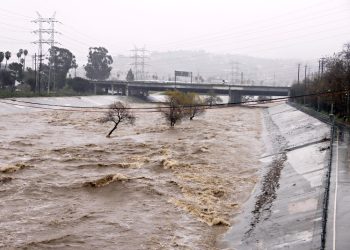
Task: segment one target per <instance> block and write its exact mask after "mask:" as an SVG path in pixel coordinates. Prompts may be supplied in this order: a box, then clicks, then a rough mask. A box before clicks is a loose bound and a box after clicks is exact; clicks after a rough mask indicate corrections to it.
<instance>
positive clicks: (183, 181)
mask: <svg viewBox="0 0 350 250" xmlns="http://www.w3.org/2000/svg"><path fill="white" fill-rule="evenodd" d="M134 105H137V106H140V104H134ZM142 105H149V104H142ZM136 115H137V121H136V126H124V125H121V126H120V127H119V128H118V130H117V131H116V133H115V134H114V135H113V136H112V138H110V139H108V138H106V137H105V135H106V134H107V133H108V131H109V129H110V126H111V124H107V125H106V124H105V125H101V124H99V123H98V122H97V120H98V119H99V117H101V114H99V113H91V112H74V113H70V112H64V111H35V112H34V111H26V110H23V111H22V112H15V113H7V114H2V115H1V120H0V131H1V132H0V140H1V145H0V231H1V234H0V247H1V248H12V247H14V248H27V249H40V248H50V247H58V248H65V249H95V248H96V249H102V248H106V249H216V242H217V240H218V239H219V238H220V236H221V234H223V233H224V232H225V231H226V230H227V229H228V226H229V225H233V224H234V216H235V214H237V213H240V209H241V205H242V204H243V202H244V201H246V200H247V199H248V197H249V195H250V194H251V192H252V190H253V188H254V186H255V184H256V182H257V181H258V176H259V175H258V170H259V168H260V166H261V163H260V162H259V158H260V155H261V154H262V152H263V144H262V142H261V130H262V109H259V108H245V107H234V108H225V109H211V110H208V111H207V112H206V113H205V114H204V115H203V116H201V117H198V118H195V119H194V120H193V121H191V122H190V121H184V122H182V123H181V124H179V125H177V126H176V127H175V128H174V129H170V128H169V127H168V126H167V125H166V124H165V122H164V121H163V119H162V117H161V116H160V114H158V113H136ZM233 226H234V225H233Z"/></svg>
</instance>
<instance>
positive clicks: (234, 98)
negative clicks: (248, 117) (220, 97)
mask: <svg viewBox="0 0 350 250" xmlns="http://www.w3.org/2000/svg"><path fill="white" fill-rule="evenodd" d="M241 101H242V94H241V93H240V92H239V91H230V93H229V100H228V102H229V103H240V102H241Z"/></svg>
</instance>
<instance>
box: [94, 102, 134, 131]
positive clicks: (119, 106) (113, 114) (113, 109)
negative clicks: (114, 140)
mask: <svg viewBox="0 0 350 250" xmlns="http://www.w3.org/2000/svg"><path fill="white" fill-rule="evenodd" d="M135 120H136V117H135V115H134V114H133V113H132V112H131V110H130V109H129V107H128V106H127V105H126V104H123V103H121V102H114V103H112V104H111V105H109V110H108V111H107V112H106V114H105V116H104V117H103V118H102V119H101V120H100V122H101V123H106V122H113V123H114V127H113V128H112V130H111V131H109V133H108V135H107V137H111V134H112V133H113V132H114V130H116V129H117V127H118V125H119V124H120V123H126V124H131V125H134V123H135Z"/></svg>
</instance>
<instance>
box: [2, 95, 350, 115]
mask: <svg viewBox="0 0 350 250" xmlns="http://www.w3.org/2000/svg"><path fill="white" fill-rule="evenodd" d="M344 93H348V90H340V91H325V92H317V93H311V94H304V95H294V96H287V97H277V98H270V99H264V100H259V101H258V104H257V105H259V102H274V101H283V100H289V99H297V98H304V97H317V96H327V95H337V94H344ZM8 101H11V102H12V103H9V102H8ZM0 102H2V103H6V104H10V105H18V106H23V105H37V106H24V107H30V108H45V109H52V110H63V111H72V112H74V111H79V112H82V111H83V112H105V111H106V110H109V108H108V107H98V106H97V107H96V106H95V107H83V106H70V105H57V104H48V103H38V102H29V101H23V100H16V99H5V101H0ZM17 103H22V104H21V105H20V104H17ZM250 103H254V104H255V103H257V101H256V100H248V101H240V102H230V103H222V104H213V105H208V104H202V105H192V106H187V105H184V106H182V107H184V108H191V107H195V106H197V107H207V108H229V107H231V106H235V105H241V104H250ZM161 104H167V103H166V102H161ZM38 106H39V107H38ZM40 106H41V107H40ZM46 106H47V107H46ZM48 107H57V109H55V108H48ZM161 108H170V106H159V107H127V108H125V109H127V110H139V111H152V110H153V111H154V112H161V111H160V110H159V109H161ZM153 111H152V112H153Z"/></svg>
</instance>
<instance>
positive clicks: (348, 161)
mask: <svg viewBox="0 0 350 250" xmlns="http://www.w3.org/2000/svg"><path fill="white" fill-rule="evenodd" d="M333 150H334V151H333V152H334V154H333V160H332V172H331V184H330V195H329V209H328V220H327V231H326V232H327V238H326V249H332V250H336V249H337V250H343V249H344V250H347V249H350V237H349V222H350V136H349V131H348V130H343V129H337V130H336V135H335V140H334V143H333Z"/></svg>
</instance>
